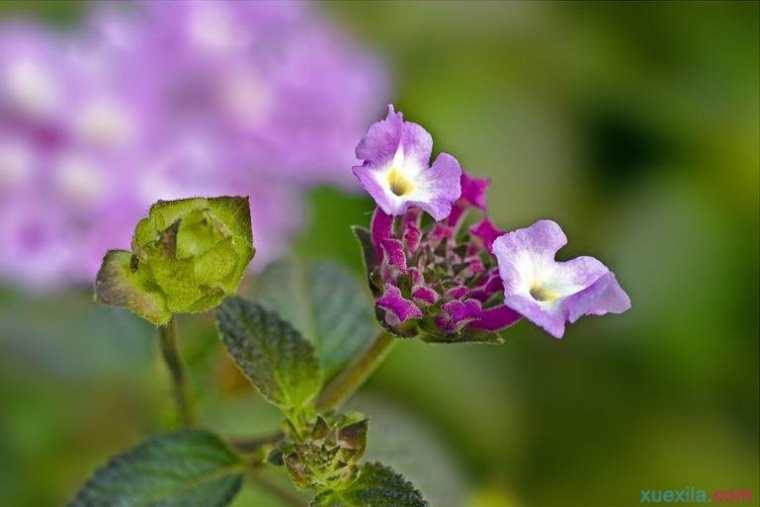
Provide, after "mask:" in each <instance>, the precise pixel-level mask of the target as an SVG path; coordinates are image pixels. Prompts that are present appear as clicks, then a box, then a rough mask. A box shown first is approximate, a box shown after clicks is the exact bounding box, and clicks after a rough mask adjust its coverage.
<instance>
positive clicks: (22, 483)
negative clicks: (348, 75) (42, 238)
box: [0, 2, 760, 507]
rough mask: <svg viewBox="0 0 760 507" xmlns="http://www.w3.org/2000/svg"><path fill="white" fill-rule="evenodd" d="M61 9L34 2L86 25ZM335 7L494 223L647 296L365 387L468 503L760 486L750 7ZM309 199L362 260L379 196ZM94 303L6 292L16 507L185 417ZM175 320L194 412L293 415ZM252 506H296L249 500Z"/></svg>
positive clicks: (394, 365)
mask: <svg viewBox="0 0 760 507" xmlns="http://www.w3.org/2000/svg"><path fill="white" fill-rule="evenodd" d="M61 4H62V2H51V3H50V4H35V8H37V7H39V8H44V9H46V10H47V12H48V13H49V14H48V15H47V16H46V18H47V19H51V18H56V19H57V17H58V16H66V17H67V19H69V20H71V21H72V22H73V20H74V19H75V18H74V17H73V16H72V14H71V11H69V9H68V8H63V7H62V6H61ZM0 5H2V9H3V11H4V12H6V13H7V12H8V11H10V10H11V9H12V8H14V7H13V5H11V4H7V5H8V6H6V4H5V3H3V4H0ZM16 6H18V7H19V8H22V9H24V10H27V11H28V10H29V9H30V8H29V7H27V5H26V2H21V3H17V4H16ZM324 7H325V8H326V9H327V10H328V11H329V12H330V13H331V14H333V15H334V16H336V17H337V18H338V19H339V20H340V21H342V22H345V23H347V24H348V25H349V26H350V27H353V29H354V31H355V33H356V35H357V36H358V37H360V38H362V39H363V40H364V42H365V43H367V44H368V45H370V46H373V47H375V48H378V49H379V50H380V51H382V52H384V54H385V56H386V60H387V62H388V63H389V64H390V65H391V67H392V69H393V72H394V79H395V82H396V83H397V89H396V94H395V96H396V97H397V98H398V100H396V101H395V102H396V105H397V106H398V107H399V109H402V110H404V111H405V112H407V113H408V114H410V115H413V116H414V117H415V118H416V119H418V120H419V121H420V122H421V123H423V124H424V125H426V126H428V127H429V128H430V129H431V131H432V133H433V135H434V136H435V139H436V146H438V147H439V148H440V149H442V150H446V151H448V152H453V153H456V154H457V156H458V158H459V160H460V161H461V162H462V163H463V165H464V167H465V168H466V169H467V170H469V171H471V172H472V173H474V174H475V175H478V176H484V175H488V176H491V177H492V179H493V187H492V190H491V192H490V206H491V208H492V209H493V213H494V215H495V216H494V220H495V222H497V223H498V224H499V225H500V226H502V227H505V228H514V227H520V226H525V225H528V224H529V223H532V222H533V221H535V219H538V218H544V217H552V218H555V219H557V220H558V221H559V222H560V223H561V225H562V226H563V228H564V230H565V231H566V232H567V234H568V236H569V237H570V238H571V243H570V247H569V248H568V251H567V252H565V255H566V256H567V257H572V256H574V255H576V254H578V253H591V254H592V255H595V256H599V257H603V258H604V259H605V260H606V261H608V262H609V264H610V265H612V266H615V268H616V273H617V275H618V278H619V279H620V281H621V283H622V284H623V285H624V286H625V287H626V288H627V289H628V290H629V293H630V295H631V299H632V301H633V309H632V310H631V311H630V312H628V313H627V314H625V315H622V316H617V317H610V318H606V319H588V320H585V321H583V322H581V323H579V324H576V325H574V326H570V327H569V329H568V332H567V333H566V335H565V338H564V340H563V341H556V340H554V339H552V338H550V337H548V336H546V335H545V334H543V333H542V332H541V331H538V330H536V329H533V328H532V327H531V326H529V325H528V324H525V323H520V324H517V325H516V326H515V327H514V328H513V329H511V330H510V332H509V334H508V335H507V341H506V343H505V344H504V345H501V346H499V347H490V346H489V347H475V346H456V347H451V346H448V347H437V346H433V345H429V344H423V343H413V342H404V343H402V344H400V345H399V346H397V347H396V348H395V350H394V352H393V353H392V354H391V356H390V357H389V359H388V361H387V363H386V364H385V365H384V366H383V367H382V368H381V369H380V370H379V371H378V372H377V374H376V376H375V377H374V378H373V379H372V380H371V382H370V384H369V386H368V388H367V391H368V393H367V395H368V396H371V397H373V398H377V399H387V400H390V401H392V403H393V405H394V407H397V408H396V409H395V410H397V411H398V412H399V413H400V414H402V416H403V414H405V413H411V414H413V419H414V421H419V422H420V423H421V424H423V425H424V427H425V428H427V429H428V430H426V434H427V435H428V437H429V438H430V439H431V440H432V441H433V442H435V443H436V446H438V448H440V449H441V452H444V453H445V455H446V456H448V457H449V458H450V459H451V460H452V463H453V464H452V466H453V467H454V469H455V470H456V475H457V476H458V477H459V480H460V481H462V487H463V488H465V489H466V490H467V491H466V492H465V493H462V495H463V497H466V498H467V499H468V500H465V501H464V505H468V506H472V507H482V506H488V507H490V506H493V507H507V506H518V507H519V506H524V505H525V506H532V507H558V506H562V507H570V506H572V507H575V506H583V507H594V506H610V505H615V506H621V507H622V506H627V505H638V503H639V490H640V489H642V488H644V489H646V488H674V489H678V488H682V487H684V486H686V485H693V486H695V487H697V488H704V489H706V490H711V489H716V488H721V489H733V488H750V489H752V490H753V491H754V493H755V495H757V494H759V493H760V485H759V484H758V479H757V478H758V475H759V474H758V463H757V453H758V429H757V428H758V172H759V171H758V167H759V166H760V162H759V161H758V153H759V152H760V150H759V147H758V139H760V125H759V120H760V118H759V114H760V113H759V112H758V108H759V106H760V104H759V100H758V90H759V89H760V82H759V79H760V78H759V76H758V71H759V69H758V66H759V65H760V55H759V54H758V37H759V32H758V19H759V18H760V12H758V10H759V9H758V4H757V3H752V2H746V3H739V2H735V3H728V2H726V3H724V2H705V3H699V2H689V3H686V2H682V3H657V4H655V3H614V4H613V3H609V4H607V3H575V2H567V3H548V2H525V3H521V2H461V3H459V2H367V3H364V2H340V3H338V2H336V3H328V4H325V5H324ZM50 13H54V14H50ZM346 170H349V169H348V168H346ZM310 204H311V210H312V213H311V216H310V227H308V228H307V229H306V232H304V235H303V237H302V238H301V239H300V240H299V242H298V246H297V248H296V250H297V252H296V253H297V254H298V255H300V256H302V257H305V258H315V257H330V258H332V259H334V260H338V261H341V262H345V263H346V264H347V265H349V266H352V267H353V268H355V269H356V270H357V273H359V270H360V268H361V257H360V254H359V252H358V250H357V248H356V246H355V243H354V240H353V238H352V237H351V232H350V230H349V226H350V225H351V224H354V223H359V224H364V225H366V224H367V222H368V220H369V216H368V215H367V214H366V213H367V212H369V211H370V210H371V208H372V205H371V203H370V202H369V201H368V200H366V199H363V198H360V197H357V196H353V195H345V194H343V193H341V192H339V191H336V190H333V189H327V188H324V189H320V190H318V191H316V192H314V193H313V194H312V198H311V201H310ZM244 283H246V284H249V285H252V284H255V279H249V280H246V281H245V282H244ZM83 294H85V295H80V294H79V293H75V292H72V293H66V294H57V295H50V296H28V295H21V294H17V293H14V292H11V291H4V292H2V293H0V464H2V466H0V504H3V505H12V506H14V507H16V506H18V507H26V506H29V507H32V506H34V507H36V506H39V505H57V504H60V503H62V502H63V501H64V499H66V498H68V497H70V495H71V494H72V492H73V491H74V490H75V489H76V487H77V485H79V484H81V482H82V480H83V479H84V478H85V477H87V476H88V475H89V474H90V472H91V470H93V469H94V468H95V467H97V466H98V465H100V464H102V463H103V457H104V456H107V455H110V454H113V453H115V452H117V451H118V450H120V449H124V448H128V447H131V446H134V445H135V444H136V443H138V442H139V441H141V440H143V439H144V437H145V436H146V435H148V434H150V433H151V432H156V431H159V430H162V429H166V428H169V427H171V426H172V424H173V422H174V421H172V420H171V419H169V418H170V417H171V413H172V411H171V410H169V408H170V399H169V396H168V382H167V380H168V379H166V377H165V373H164V370H163V368H162V365H161V364H160V363H159V362H158V357H157V356H158V354H157V351H156V348H157V345H156V343H155V341H154V339H153V338H152V337H151V335H150V333H149V332H148V331H147V329H145V328H143V327H141V325H140V323H138V322H135V319H133V318H131V317H130V316H129V315H127V314H126V313H124V312H120V311H118V310H112V309H106V308H95V307H93V306H89V305H87V304H86V300H87V297H88V296H87V295H86V291H83ZM76 308H78V310H76V312H78V313H74V314H72V313H70V312H69V311H68V310H71V311H72V312H73V311H75V309H76ZM72 315H78V316H79V317H77V318H74V317H72ZM179 327H180V333H181V335H187V338H186V339H185V340H183V342H184V343H182V345H181V346H182V352H183V355H184V357H185V359H186V360H187V361H188V363H189V367H190V371H189V374H190V377H191V378H192V380H193V382H194V384H195V385H194V388H195V389H194V391H195V393H196V400H195V401H196V405H197V408H198V410H199V412H200V413H201V414H205V415H204V416H203V420H202V422H203V423H204V424H205V425H208V426H209V427H213V428H214V429H216V430H217V431H220V432H223V433H224V434H230V435H235V436H245V435H252V434H254V435H255V434H266V433H268V432H271V431H273V430H274V429H276V425H277V414H276V412H273V411H272V409H270V408H269V407H268V406H267V405H266V403H265V402H263V401H262V400H260V399H259V398H257V397H256V395H255V394H253V392H252V390H251V389H250V386H249V384H248V383H247V381H245V380H244V379H242V380H241V378H240V376H239V375H238V373H237V372H236V370H235V368H234V366H232V365H230V363H229V361H228V360H226V359H225V358H224V353H223V351H221V350H220V345H219V342H218V338H217V337H216V336H215V334H214V333H213V331H212V327H211V320H210V318H208V319H207V318H203V317H200V318H199V317H182V318H180V320H179ZM133 330H136V331H140V332H137V333H133V332H132V331H133ZM367 412H368V413H369V414H370V415H372V412H371V411H370V410H367ZM380 412H381V415H382V414H385V413H386V411H385V410H381V411H380ZM389 413H390V412H389ZM381 415H378V419H380V417H381ZM371 424H374V422H371ZM399 438H403V437H402V435H399ZM369 439H370V440H369V450H370V454H371V453H372V449H373V441H372V439H373V435H372V432H370V434H369ZM416 443H417V441H415V442H411V441H410V442H409V443H408V448H409V449H414V448H415V445H416ZM431 456H437V454H435V453H426V452H419V453H415V455H414V456H412V458H413V459H414V460H417V465H418V466H422V467H423V468H424V467H425V466H426V465H425V463H426V460H428V459H431ZM388 464H389V465H391V466H393V467H394V468H395V469H398V470H400V471H402V472H403V473H404V474H405V475H406V474H411V472H408V471H407V470H406V469H402V467H401V465H399V464H396V463H394V462H392V461H389V462H388ZM440 477H441V480H446V477H447V476H446V475H445V474H441V476H440ZM409 478H410V479H413V480H414V481H415V484H418V483H419V487H420V488H421V489H423V493H424V492H425V491H424V489H425V487H427V486H426V485H425V483H424V482H422V480H418V479H416V478H415V477H413V476H411V475H409ZM282 479H283V478H282V477H279V476H277V477H275V478H274V480H282ZM234 505H235V506H236V507H246V506H256V507H268V506H272V507H277V506H279V505H280V504H278V503H277V501H276V499H275V498H274V497H271V496H267V494H266V493H264V492H260V491H256V490H252V491H249V492H246V493H244V494H243V495H241V497H240V498H239V499H238V500H237V501H236V503H235V504H234Z"/></svg>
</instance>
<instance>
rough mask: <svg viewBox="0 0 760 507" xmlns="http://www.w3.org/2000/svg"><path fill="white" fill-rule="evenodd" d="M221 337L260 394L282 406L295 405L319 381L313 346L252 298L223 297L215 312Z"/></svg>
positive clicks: (314, 390) (311, 395)
mask: <svg viewBox="0 0 760 507" xmlns="http://www.w3.org/2000/svg"><path fill="white" fill-rule="evenodd" d="M216 316H217V325H218V327H219V332H220V334H221V339H222V342H223V343H224V345H225V347H226V348H227V352H228V353H229V354H230V356H231V357H232V359H233V360H234V361H235V363H236V364H237V366H238V367H239V368H240V370H241V371H242V372H243V374H244V375H245V376H246V377H248V379H249V380H250V381H251V382H252V383H253V385H254V386H255V387H256V389H258V391H259V392H260V393H261V395H262V396H264V397H265V398H266V399H267V400H269V401H270V402H272V403H274V404H275V405H277V406H279V407H280V408H282V409H296V410H297V409H301V408H303V407H304V406H305V405H306V404H307V403H309V402H310V401H311V400H312V398H314V396H315V395H316V394H317V392H318V391H319V389H320V387H321V386H322V382H321V371H320V368H319V362H318V361H317V356H316V355H315V352H314V347H313V346H312V344H311V343H309V342H308V341H307V340H306V339H304V338H303V336H301V333H299V332H298V331H297V330H296V329H295V328H294V327H293V326H291V325H290V324H289V323H288V322H286V321H284V320H283V319H281V318H280V316H279V315H277V314H276V313H274V312H272V311H270V310H268V309H266V308H264V307H263V306H262V305H260V304H258V303H253V302H250V301H247V300H245V299H243V298H240V297H232V298H228V299H226V300H225V301H224V302H223V303H222V305H221V306H220V307H219V309H218V310H217V313H216Z"/></svg>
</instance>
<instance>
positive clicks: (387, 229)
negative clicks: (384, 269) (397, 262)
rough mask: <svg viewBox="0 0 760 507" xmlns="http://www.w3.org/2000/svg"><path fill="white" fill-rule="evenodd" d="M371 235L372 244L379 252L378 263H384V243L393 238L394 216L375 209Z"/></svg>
mask: <svg viewBox="0 0 760 507" xmlns="http://www.w3.org/2000/svg"><path fill="white" fill-rule="evenodd" d="M370 233H371V235H372V244H373V245H374V247H375V252H377V256H378V262H380V261H382V260H383V259H382V252H383V250H382V242H383V240H384V239H389V238H391V237H392V236H393V216H392V215H388V214H386V213H384V212H383V210H382V209H380V208H375V213H374V214H373V215H372V222H371V224H370Z"/></svg>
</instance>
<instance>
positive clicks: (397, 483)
mask: <svg viewBox="0 0 760 507" xmlns="http://www.w3.org/2000/svg"><path fill="white" fill-rule="evenodd" d="M428 505H429V504H428V503H427V502H426V501H425V500H424V499H423V498H422V495H421V494H420V492H419V491H417V490H416V489H415V487H414V486H413V485H412V484H411V483H410V482H409V481H407V480H406V479H404V478H403V477H402V476H401V475H400V474H398V473H396V472H394V471H393V470H391V469H390V468H388V467H387V466H385V465H382V464H380V463H367V464H365V465H364V466H363V467H362V469H361V471H360V472H359V477H358V478H357V479H356V480H355V481H354V482H353V483H351V485H350V486H349V487H348V488H346V489H344V490H342V491H328V492H324V493H321V494H319V495H317V497H316V498H314V500H312V502H311V506H312V507H381V506H393V507H427V506H428Z"/></svg>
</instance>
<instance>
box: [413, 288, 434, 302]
mask: <svg viewBox="0 0 760 507" xmlns="http://www.w3.org/2000/svg"><path fill="white" fill-rule="evenodd" d="M412 298H413V299H414V300H415V301H417V302H421V303H427V304H429V305H434V304H435V302H436V301H438V294H437V293H436V292H435V291H434V290H433V289H431V288H429V287H422V286H421V287H417V288H416V289H414V290H413V291H412Z"/></svg>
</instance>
